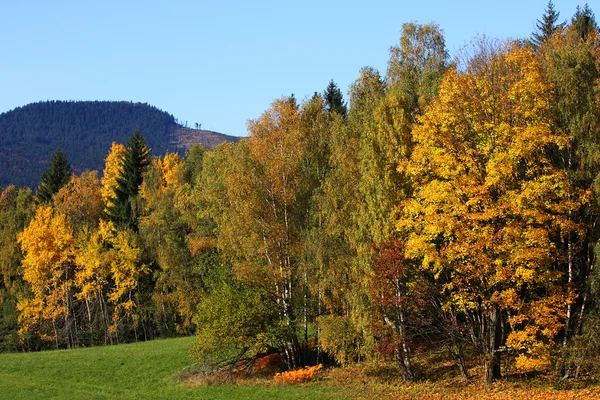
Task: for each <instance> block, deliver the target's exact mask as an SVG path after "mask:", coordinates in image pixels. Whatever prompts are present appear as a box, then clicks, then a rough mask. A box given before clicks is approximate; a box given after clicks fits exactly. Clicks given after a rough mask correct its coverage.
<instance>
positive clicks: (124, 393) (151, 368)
mask: <svg viewBox="0 0 600 400" xmlns="http://www.w3.org/2000/svg"><path fill="white" fill-rule="evenodd" d="M192 341H193V338H181V339H169V340H156V341H152V342H146V343H136V344H127V345H120V346H106V347H94V348H88V349H78V350H60V351H45V352H40V353H28V354H0V399H14V400H17V399H85V400H92V399H188V398H190V399H191V398H195V399H261V400H264V399H278V398H280V399H294V398H302V399H322V398H332V397H334V395H332V393H333V392H334V388H330V387H327V386H325V385H323V384H311V385H298V386H288V387H269V386H237V385H231V386H225V385H217V386H204V387H195V388H191V387H186V386H184V385H183V384H180V383H176V382H173V381H171V377H172V376H173V375H174V374H175V373H177V372H178V371H180V370H181V369H182V368H184V367H185V366H186V365H189V364H190V363H191V360H190V359H189V357H188V355H187V349H188V348H189V347H190V346H191V344H192Z"/></svg>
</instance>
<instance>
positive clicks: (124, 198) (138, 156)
mask: <svg viewBox="0 0 600 400" xmlns="http://www.w3.org/2000/svg"><path fill="white" fill-rule="evenodd" d="M149 164H150V150H149V149H148V148H147V147H146V141H145V140H144V137H143V136H142V134H141V133H140V131H139V130H136V131H134V132H133V134H132V135H131V137H130V138H129V140H128V142H127V150H126V151H125V155H124V156H123V160H122V162H121V175H120V176H119V177H118V178H117V186H116V187H115V192H114V197H112V198H111V199H109V206H108V207H107V209H108V215H109V218H110V219H111V221H112V222H113V223H114V224H115V226H117V227H119V228H130V229H133V230H134V231H137V220H138V212H137V208H138V207H137V195H138V191H139V187H140V185H141V184H142V181H143V173H144V170H145V169H146V167H147V166H148V165H149Z"/></svg>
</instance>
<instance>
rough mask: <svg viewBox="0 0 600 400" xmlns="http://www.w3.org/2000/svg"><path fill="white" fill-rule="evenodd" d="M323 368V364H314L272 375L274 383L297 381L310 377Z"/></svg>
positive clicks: (303, 380) (307, 379)
mask: <svg viewBox="0 0 600 400" xmlns="http://www.w3.org/2000/svg"><path fill="white" fill-rule="evenodd" d="M322 368H323V364H318V365H314V366H312V367H304V368H299V369H295V370H293V371H286V372H281V373H277V374H275V376H274V377H273V382H274V383H299V382H305V381H309V380H311V379H312V377H313V375H314V374H315V372H317V371H319V370H320V369H322Z"/></svg>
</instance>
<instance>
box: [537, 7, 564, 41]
mask: <svg viewBox="0 0 600 400" xmlns="http://www.w3.org/2000/svg"><path fill="white" fill-rule="evenodd" d="M559 15H560V13H559V12H557V11H556V10H555V9H554V3H553V2H552V0H550V1H548V5H547V6H546V10H545V11H544V15H543V16H542V19H541V20H539V19H538V20H537V22H536V24H535V26H536V27H537V31H536V32H533V33H532V35H531V43H532V44H533V46H534V47H539V46H541V45H542V43H544V42H545V41H547V40H548V39H550V38H551V37H552V35H554V32H556V31H558V30H559V29H563V28H564V27H565V24H566V22H562V23H557V22H558V17H559Z"/></svg>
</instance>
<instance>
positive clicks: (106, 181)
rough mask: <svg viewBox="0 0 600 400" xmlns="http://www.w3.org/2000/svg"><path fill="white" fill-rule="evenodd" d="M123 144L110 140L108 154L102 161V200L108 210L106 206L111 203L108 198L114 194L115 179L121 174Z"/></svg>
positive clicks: (123, 152) (123, 153) (123, 154)
mask: <svg viewBox="0 0 600 400" xmlns="http://www.w3.org/2000/svg"><path fill="white" fill-rule="evenodd" d="M125 150H126V149H125V146H123V145H122V144H119V143H115V142H112V145H111V146H110V150H109V151H108V155H107V156H106V159H105V162H104V170H103V171H102V180H101V182H102V201H103V202H104V207H105V208H106V211H107V212H108V207H109V205H110V204H111V202H110V199H111V198H112V197H114V195H115V189H116V188H117V179H118V178H119V177H120V176H121V174H122V173H123V172H122V169H121V163H122V160H123V158H124V156H125Z"/></svg>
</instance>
